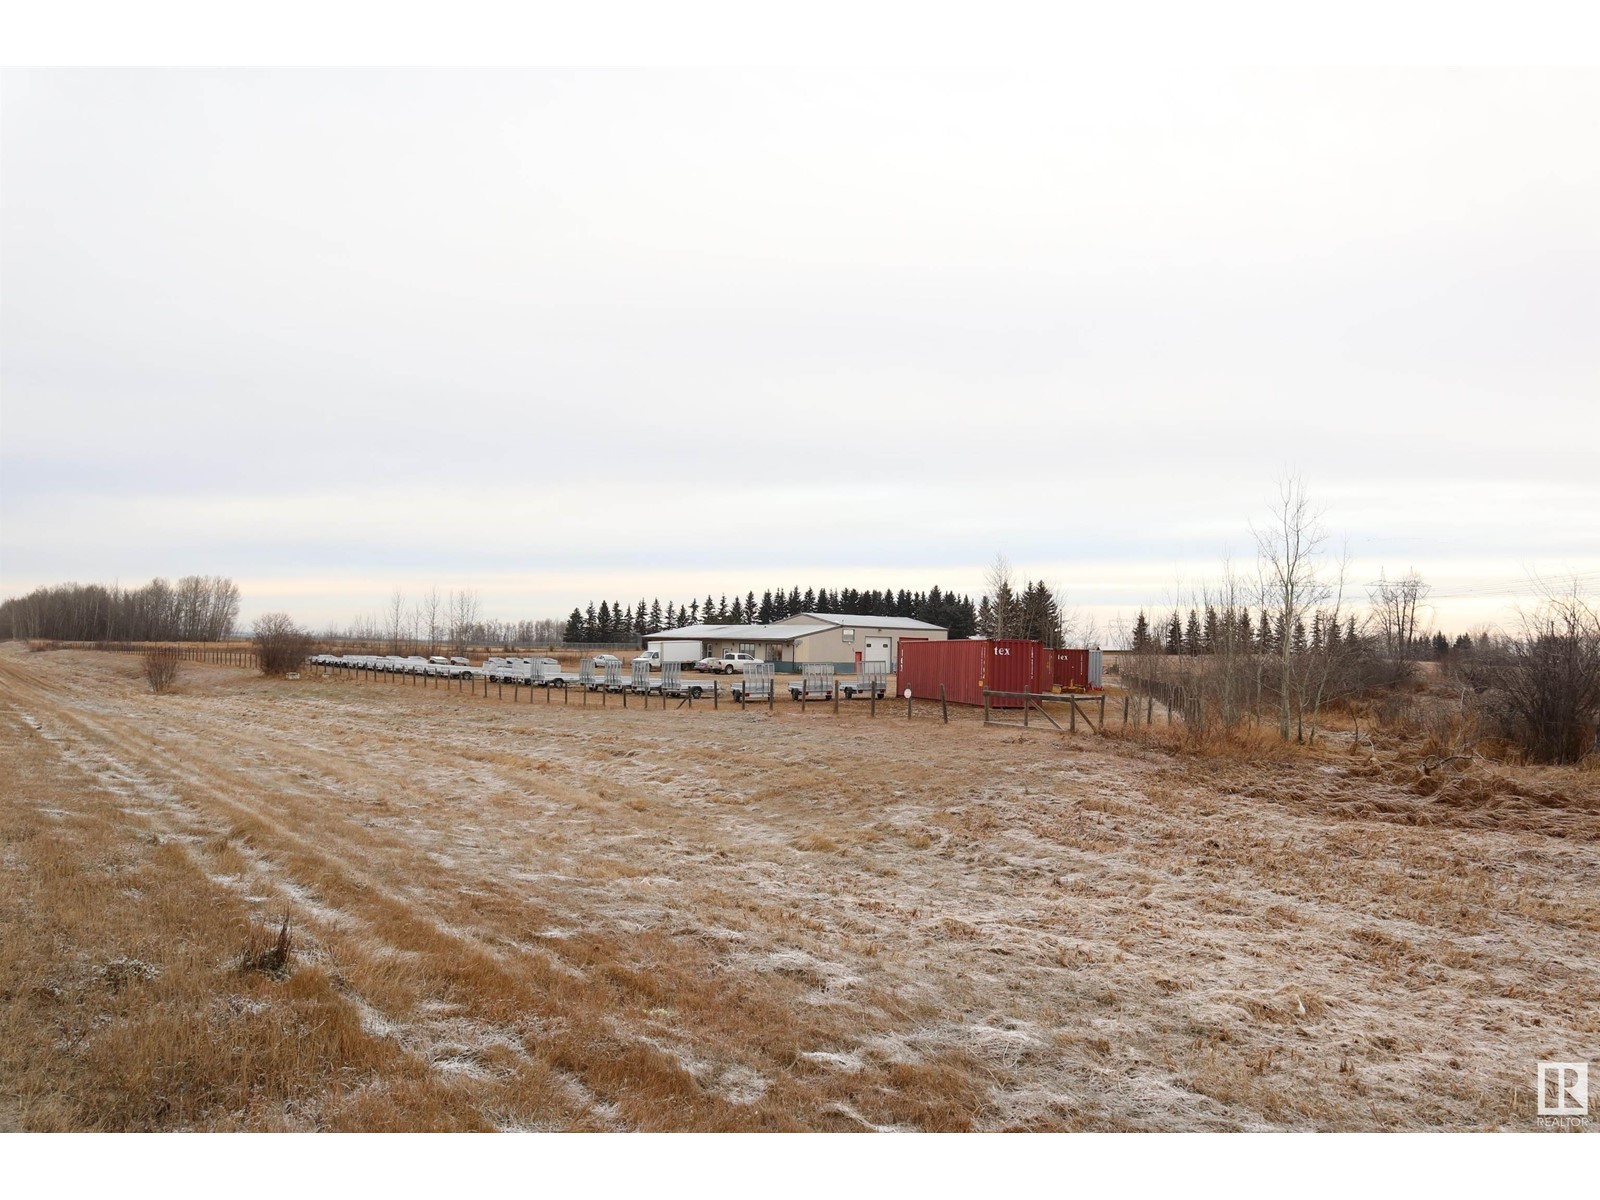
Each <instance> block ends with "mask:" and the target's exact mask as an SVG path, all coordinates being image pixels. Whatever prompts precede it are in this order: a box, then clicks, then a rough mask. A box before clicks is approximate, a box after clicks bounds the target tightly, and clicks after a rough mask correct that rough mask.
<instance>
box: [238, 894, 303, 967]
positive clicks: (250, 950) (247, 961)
mask: <svg viewBox="0 0 1600 1200" xmlns="http://www.w3.org/2000/svg"><path fill="white" fill-rule="evenodd" d="M293 952H294V947H293V943H292V940H291V939H290V937H289V913H288V911H287V910H285V911H284V914H283V924H281V925H280V926H278V933H277V936H276V937H272V936H270V935H267V934H264V933H263V931H262V930H261V929H259V928H258V927H255V926H252V927H251V929H250V936H249V939H248V940H247V941H246V942H245V947H244V952H243V954H242V955H241V956H240V959H239V970H240V971H241V972H249V971H260V972H261V973H262V974H264V975H271V976H273V977H274V978H275V979H284V978H287V977H288V974H289V960H290V957H291V956H292V954H293Z"/></svg>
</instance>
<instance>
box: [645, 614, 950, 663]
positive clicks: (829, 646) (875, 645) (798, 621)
mask: <svg viewBox="0 0 1600 1200" xmlns="http://www.w3.org/2000/svg"><path fill="white" fill-rule="evenodd" d="M949 636H950V631H949V630H948V629H946V628H945V627H944V626H942V625H932V624H930V623H929V622H927V621H916V620H913V619H912V618H910V617H871V616H863V615H861V614H857V613H797V614H796V615H795V616H792V617H788V618H785V619H784V620H783V621H780V622H777V623H776V624H772V625H685V626H684V627H683V628H681V629H664V630H662V631H661V632H660V633H651V634H647V635H646V636H645V646H646V648H647V649H650V650H663V649H664V645H665V643H668V642H672V643H682V642H698V643H699V644H700V646H701V651H700V654H699V655H698V656H696V657H702V658H704V657H710V658H716V657H718V656H720V655H722V654H724V653H726V652H727V651H729V650H740V651H743V652H744V653H746V654H750V655H753V656H754V657H756V658H758V659H760V660H762V661H763V662H772V663H777V664H779V668H778V669H779V670H783V669H784V665H783V664H798V663H834V664H835V665H837V666H838V667H839V669H840V670H852V671H853V670H855V669H856V665H857V664H858V663H863V662H883V663H887V664H888V665H889V670H891V671H893V670H894V669H895V663H896V662H897V661H898V655H899V653H900V643H901V642H902V641H904V640H906V639H912V640H915V641H934V642H942V641H945V640H946V639H947V638H948V637H949Z"/></svg>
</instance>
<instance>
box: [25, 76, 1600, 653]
mask: <svg viewBox="0 0 1600 1200" xmlns="http://www.w3.org/2000/svg"><path fill="white" fill-rule="evenodd" d="M0 115H3V147H0V153H3V157H0V169H3V175H0V204H3V211H0V305H3V311H0V343H3V344H0V351H3V359H0V370H3V378H0V388H3V391H0V403H3V408H0V592H3V594H5V595H15V594H18V593H20V592H23V591H26V590H28V589H29V588H31V587H34V586H36V585H38V584H42V583H50V582H59V581H63V580H69V579H70V580H78V581H85V582H87V581H91V580H99V581H111V580H113V579H120V580H121V581H123V582H124V583H136V582H143V581H144V580H147V579H148V578H150V577H151V576H153V575H167V576H176V575H181V574H188V573H207V574H211V573H217V574H226V575H231V576H233V577H234V578H235V579H237V580H238V581H239V583H240V586H241V588H242V589H243V591H244V593H245V615H246V617H247V618H248V617H250V616H252V615H253V614H255V613H258V612H261V611H264V610H267V609H273V608H286V609H288V610H289V611H290V612H292V613H293V614H295V615H296V616H298V617H300V618H301V619H303V620H305V621H308V622H310V623H312V624H314V625H317V626H321V625H325V624H329V623H344V622H347V621H348V620H350V619H351V618H353V617H355V616H356V615H358V614H360V613H363V612H374V611H376V610H377V609H379V608H380V607H381V606H382V603H383V599H384V597H385V596H386V595H387V594H388V593H389V592H390V591H391V590H392V589H393V588H395V587H400V588H403V589H405V590H406V591H408V592H415V591H417V590H421V589H425V588H427V587H428V586H430V585H435V584H436V585H438V586H439V587H440V589H441V590H444V589H448V588H453V587H463V586H465V587H473V588H476V589H478V590H479V591H480V593H481V594H482V597H483V599H484V607H485V609H486V610H487V611H488V613H489V614H490V615H495V616H505V617H520V616H559V615H564V614H565V613H566V612H567V611H569V610H570V609H571V608H572V607H573V605H574V604H580V603H586V602H587V601H588V600H590V599H594V600H600V599H622V600H625V601H627V602H629V603H631V602H633V601H634V600H636V599H638V598H639V597H640V596H641V595H642V596H644V597H646V598H652V597H656V596H659V597H660V598H661V600H662V602H663V603H666V602H667V601H668V600H669V599H672V600H683V599H688V598H691V597H699V596H704V595H705V594H706V593H707V592H708V591H709V592H715V593H721V592H725V591H732V590H733V589H735V588H739V589H743V588H748V587H754V588H755V589H756V590H757V592H758V593H759V592H760V591H761V590H762V589H763V588H764V587H766V586H777V585H780V584H781V585H784V586H792V585H798V586H799V587H801V588H802V590H803V589H804V588H806V587H807V586H812V585H823V584H835V585H845V586H859V587H863V588H870V587H885V586H895V587H902V586H904V587H912V588H921V587H926V586H927V585H929V584H933V583H939V584H941V585H942V586H945V587H947V588H950V587H953V588H956V589H957V590H963V591H971V592H972V593H973V594H974V595H976V594H977V592H978V591H979V590H980V589H981V586H982V575H983V569H984V566H985V564H986V563H987V562H988V561H989V560H990V559H992V558H993V556H994V555H995V553H996V552H997V551H999V552H1004V553H1005V554H1006V555H1007V556H1008V557H1009V558H1010V559H1011V561H1012V562H1013V563H1014V564H1015V566H1016V568H1017V570H1018V572H1019V574H1023V575H1029V576H1033V577H1040V576H1043V577H1045V578H1048V579H1050V580H1052V581H1053V582H1054V583H1056V584H1057V585H1058V586H1059V587H1060V588H1062V589H1063V590H1064V591H1065V592H1066V594H1067V598H1068V601H1069V603H1071V604H1075V605H1078V606H1081V607H1082V608H1083V609H1084V610H1085V612H1086V614H1092V615H1095V616H1097V617H1098V618H1099V619H1100V622H1101V625H1102V628H1104V627H1107V626H1109V625H1110V624H1111V622H1112V620H1113V618H1114V617H1115V615H1116V614H1117V613H1118V612H1125V613H1130V614H1131V612H1132V610H1133V609H1135V608H1136V607H1138V606H1139V605H1140V604H1161V603H1164V602H1166V601H1167V600H1169V599H1170V598H1171V597H1172V595H1173V594H1174V593H1175V592H1176V591H1178V590H1179V589H1187V588H1190V587H1194V586H1198V585H1200V584H1201V583H1203V582H1204V581H1205V580H1206V579H1207V578H1208V577H1210V576H1212V575H1214V574H1215V573H1216V571H1217V569H1218V565H1219V563H1220V561H1221V559H1222V558H1223V557H1224V556H1225V555H1229V554H1231V555H1232V556H1233V558H1234V560H1235V562H1236V564H1237V565H1243V566H1248V565H1249V563H1250V560H1251V558H1252V553H1253V552H1252V543H1251V540H1250V534H1249V524H1250V522H1251V521H1252V520H1255V521H1257V522H1259V521H1260V520H1261V519H1262V518H1263V517H1264V515H1265V513H1266V508H1267V504H1268V502H1269V500H1270V499H1271V497H1272V496H1273V494H1274V491H1275V483H1274V481H1275V479H1276V478H1277V477H1278V476H1280V475H1281V474H1282V473H1283V472H1284V471H1285V470H1286V469H1295V470H1298V471H1299V473H1300V474H1301V475H1302V476H1303V477H1304V480H1305V483H1306V486H1307V489H1308V491H1309V492H1310V493H1311V495H1312V496H1313V498H1314V499H1315V500H1316V501H1317V502H1318V504H1319V505H1320V506H1321V507H1322V508H1324V509H1325V510H1326V514H1325V524H1326V525H1327V527H1328V529H1329V531H1330V533H1331V534H1332V535H1333V541H1334V542H1338V541H1340V540H1342V539H1345V538H1348V542H1349V546H1350V549H1351V551H1352V553H1353V554H1354V555H1355V558H1356V568H1355V572H1354V573H1355V575H1356V578H1357V581H1358V582H1359V581H1364V580H1366V579H1370V578H1375V577H1376V575H1377V573H1378V571H1379V570H1380V569H1387V570H1388V571H1389V572H1390V573H1391V574H1393V573H1396V572H1401V571H1404V570H1406V569H1407V568H1409V567H1416V568H1417V569H1418V570H1420V571H1421V572H1422V573H1423V574H1424V576H1425V577H1427V578H1428V579H1429V580H1430V581H1431V582H1433V584H1434V588H1435V592H1436V595H1437V600H1436V607H1437V618H1438V620H1439V621H1440V623H1441V624H1442V625H1444V626H1445V627H1447V628H1449V629H1451V630H1459V629H1462V628H1466V627H1467V626H1468V625H1470V624H1473V623H1476V622H1479V621H1483V620H1495V619H1504V616H1505V613H1504V608H1505V606H1506V605H1507V604H1508V603H1510V602H1513V601H1515V600H1516V599H1518V598H1519V595H1518V594H1519V593H1520V592H1524V591H1525V590H1526V589H1525V587H1523V586H1522V581H1523V580H1525V578H1526V577H1527V575H1528V574H1529V573H1530V572H1538V573H1541V574H1544V575H1546V576H1549V577H1552V578H1557V579H1564V578H1567V577H1570V576H1572V575H1573V574H1579V575H1582V576H1585V581H1586V582H1588V583H1590V584H1591V586H1592V587H1593V588H1594V590H1600V469H1597V466H1596V461H1597V450H1600V337H1597V333H1600V216H1597V214H1600V155H1597V152H1596V147H1597V146H1600V73H1594V72H1590V73H1580V72H1572V71H1565V72H1557V71H1545V72H1483V71H1460V70H1457V71H1409V72H1396V71H1350V72H1325V71H1324V72H1318V71H1306V70H1295V71H1282V72H1267V71H1255V72H1220V71H1219V72H1209V73H1208V72H1195V73H1190V74H1175V73H1173V72H1171V71H1162V72H1161V73H1159V74H1151V75H1149V76H1145V77H1140V76H1138V75H1133V74H1128V73H1126V72H1121V73H1117V74H1106V75H1101V76H1087V77H1086V76H1081V75H1078V74H1075V75H1074V76H1073V77H1072V78H1060V77H1051V76H1049V75H1044V74H1039V75H1029V74H1027V73H1025V72H1006V73H999V72H922V73H887V74H886V73H830V72H821V71H813V72H800V71H786V72H748V73H741V72H733V71H674V72H668V71H649V72H629V71H578V72H572V71H418V72H404V71H342V72H340V71H332V72H330V71H321V72H318V71H194V70H190V71H83V70H80V71H70V72H66V71H55V72H48V71H44V72H40V71H31V72H18V71H10V72H7V73H6V74H5V75H4V77H3V114H0Z"/></svg>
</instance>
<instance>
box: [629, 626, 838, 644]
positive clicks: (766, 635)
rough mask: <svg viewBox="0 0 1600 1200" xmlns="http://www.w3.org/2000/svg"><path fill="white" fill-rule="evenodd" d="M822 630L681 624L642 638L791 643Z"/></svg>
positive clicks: (811, 628)
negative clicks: (677, 627)
mask: <svg viewBox="0 0 1600 1200" xmlns="http://www.w3.org/2000/svg"><path fill="white" fill-rule="evenodd" d="M826 628H827V626H826V625H685V626H683V627H682V628H679V629H663V630H661V631H660V632H659V633H647V634H645V635H644V639H645V641H647V642H649V641H657V642H659V641H669V642H792V641H794V640H795V639H796V638H803V637H810V636H811V635H812V634H813V633H821V632H822V631H823V630H824V629H826Z"/></svg>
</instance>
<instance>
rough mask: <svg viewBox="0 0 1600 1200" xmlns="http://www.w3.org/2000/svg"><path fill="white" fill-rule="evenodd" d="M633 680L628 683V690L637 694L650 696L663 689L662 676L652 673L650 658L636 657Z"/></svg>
mask: <svg viewBox="0 0 1600 1200" xmlns="http://www.w3.org/2000/svg"><path fill="white" fill-rule="evenodd" d="M632 665H633V682H632V683H630V684H629V685H628V690H629V691H630V692H632V693H633V694H634V695H635V696H648V695H650V694H652V693H659V692H660V691H661V677H660V676H659V675H652V674H650V660H649V659H647V658H636V659H634V660H633V664H632Z"/></svg>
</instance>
